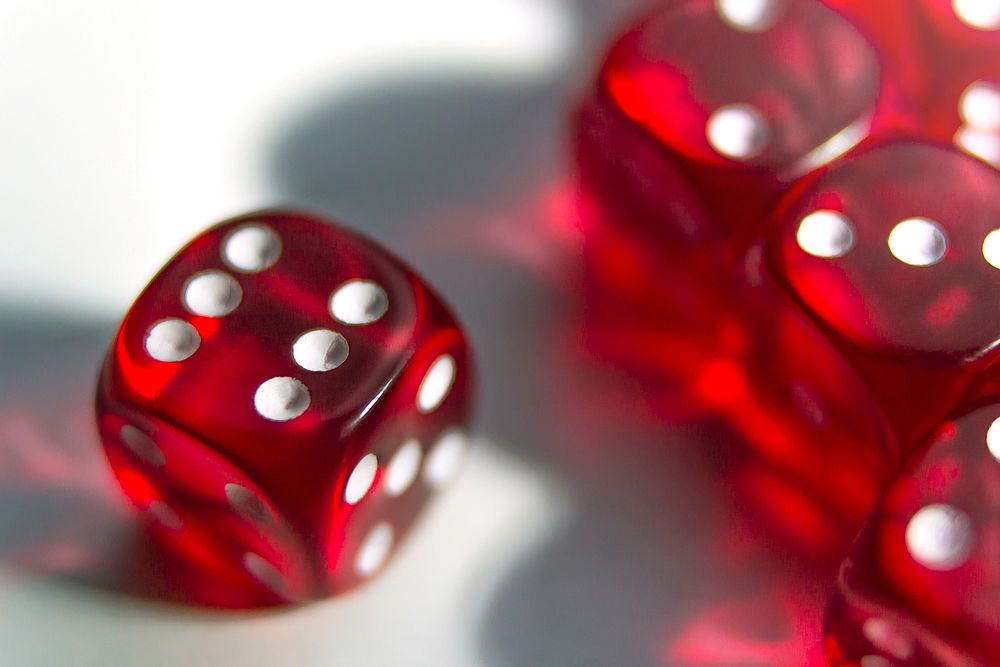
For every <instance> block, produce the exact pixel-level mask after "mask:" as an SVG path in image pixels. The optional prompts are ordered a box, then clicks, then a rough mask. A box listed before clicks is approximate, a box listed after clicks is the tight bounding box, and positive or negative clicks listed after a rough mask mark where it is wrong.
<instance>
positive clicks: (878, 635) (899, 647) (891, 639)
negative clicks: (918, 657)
mask: <svg viewBox="0 0 1000 667" xmlns="http://www.w3.org/2000/svg"><path fill="white" fill-rule="evenodd" d="M861 634H863V635H864V636H865V639H867V640H868V641H869V642H871V643H872V645H873V646H875V647H876V648H878V649H879V650H880V651H882V652H884V653H888V654H889V655H891V656H893V657H896V658H899V659H900V660H909V659H910V658H911V657H912V656H913V649H914V646H913V640H912V639H910V637H909V635H907V634H906V633H905V632H904V631H903V630H902V629H901V628H900V627H898V626H897V625H896V624H895V623H893V622H892V621H890V620H888V619H885V618H879V617H878V616H872V617H871V618H868V619H866V620H865V622H864V623H863V624H862V625H861Z"/></svg>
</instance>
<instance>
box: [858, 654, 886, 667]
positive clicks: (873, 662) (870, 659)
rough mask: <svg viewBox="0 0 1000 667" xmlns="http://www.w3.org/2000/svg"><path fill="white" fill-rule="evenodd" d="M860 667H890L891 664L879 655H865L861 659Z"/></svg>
mask: <svg viewBox="0 0 1000 667" xmlns="http://www.w3.org/2000/svg"><path fill="white" fill-rule="evenodd" d="M860 665H861V667H892V663H891V662H889V661H888V660H886V659H885V658H883V657H882V656H880V655H866V656H865V657H863V658H861V663H860Z"/></svg>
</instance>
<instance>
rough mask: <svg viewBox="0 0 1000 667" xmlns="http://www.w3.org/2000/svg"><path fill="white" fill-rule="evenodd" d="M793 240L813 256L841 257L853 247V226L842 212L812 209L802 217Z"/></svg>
mask: <svg viewBox="0 0 1000 667" xmlns="http://www.w3.org/2000/svg"><path fill="white" fill-rule="evenodd" d="M795 240H796V241H798V244H799V247H800V248H802V249H803V250H804V251H806V252H807V253H809V254H810V255H813V256H815V257H823V258H826V259H832V258H835V257H843V256H844V255H846V254H847V253H848V252H849V251H850V250H851V248H853V247H854V227H853V226H852V225H851V221H850V220H849V219H848V218H847V216H845V215H844V214H843V213H839V212H837V211H827V210H821V211H814V212H812V213H810V214H809V215H807V216H806V217H804V218H802V222H800V223H799V229H798V232H796V234H795Z"/></svg>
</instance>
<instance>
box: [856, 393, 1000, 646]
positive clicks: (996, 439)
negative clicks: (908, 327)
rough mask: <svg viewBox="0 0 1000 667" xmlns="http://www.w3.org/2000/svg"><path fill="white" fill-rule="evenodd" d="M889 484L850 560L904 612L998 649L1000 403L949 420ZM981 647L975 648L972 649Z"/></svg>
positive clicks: (878, 600)
mask: <svg viewBox="0 0 1000 667" xmlns="http://www.w3.org/2000/svg"><path fill="white" fill-rule="evenodd" d="M920 454H921V456H920V457H919V458H918V459H916V460H915V461H914V462H913V463H911V464H910V465H909V466H907V467H906V468H905V469H904V470H903V472H902V474H901V475H900V476H899V478H898V479H897V480H896V481H895V482H894V483H893V484H892V486H891V487H890V488H889V490H888V491H887V492H886V494H885V496H884V498H883V500H882V503H881V505H880V507H879V508H878V509H877V510H876V512H875V514H874V515H873V518H872V520H871V521H870V524H869V526H868V528H867V529H866V530H865V532H864V533H863V535H862V538H861V539H860V540H859V542H858V547H857V550H856V552H855V554H854V555H853V556H852V558H851V560H850V561H849V563H848V567H847V569H846V570H845V572H846V575H845V576H846V577H847V583H848V585H849V586H851V587H853V588H855V590H858V591H860V594H861V595H863V596H864V597H866V598H867V599H868V600H869V603H870V604H875V605H877V606H878V607H879V608H881V609H883V610H886V611H887V612H888V617H889V618H891V617H893V616H895V615H897V614H903V615H905V616H906V617H908V618H909V619H911V620H913V621H915V622H916V623H917V624H918V627H919V626H920V625H926V626H929V627H930V628H931V629H932V630H933V631H935V632H937V633H939V634H941V635H942V636H945V637H948V638H950V640H951V641H956V642H957V643H958V644H960V645H963V646H965V647H966V648H967V649H968V648H973V647H975V648H976V649H978V652H981V651H983V650H984V649H983V647H984V646H986V647H989V649H988V650H987V653H986V655H990V654H992V655H993V656H994V657H995V656H996V655H997V654H998V651H1000V530H998V517H1000V406H998V405H995V404H993V405H989V406H986V407H980V408H978V409H976V410H974V411H972V412H971V413H968V414H967V415H965V416H963V417H960V418H959V419H957V420H955V421H952V422H946V424H945V425H944V426H943V427H942V428H941V429H940V430H939V432H938V434H937V435H936V437H935V438H934V439H933V440H932V441H931V442H930V444H929V446H927V447H926V448H925V449H924V450H923V451H922V452H921V453H920ZM974 652H977V651H974Z"/></svg>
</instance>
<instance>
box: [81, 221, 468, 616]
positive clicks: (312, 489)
mask: <svg viewBox="0 0 1000 667" xmlns="http://www.w3.org/2000/svg"><path fill="white" fill-rule="evenodd" d="M470 364H471V359H470V354H469V349H468V345H467V342H466V339H465V335H464V334H463V332H462V330H461V329H460V327H459V325H458V324H457V322H456V320H455V318H454V316H453V315H452V314H451V313H450V311H449V310H448V308H447V307H446V306H445V305H444V304H443V303H442V301H441V299H440V298H439V297H438V296H437V295H436V294H435V293H434V292H433V291H432V290H431V289H430V288H429V287H428V286H427V285H426V284H425V283H424V282H423V281H422V280H421V279H420V278H419V277H418V276H416V275H415V274H414V273H413V271H412V270H410V269H409V268H407V267H406V266H405V265H404V264H402V263H401V262H400V261H399V260H398V259H396V258H395V257H393V256H392V255H391V254H390V253H389V252H388V251H386V250H385V249H383V248H381V247H379V246H377V245H376V244H374V243H373V242H371V241H368V240H366V239H364V238H362V237H361V236H359V235H357V234H355V233H353V232H350V231H348V230H346V229H344V228H342V227H339V226H337V225H335V224H333V223H330V222H328V221H326V220H323V219H320V218H318V217H314V216H310V215H307V214H303V213H297V212H286V211H270V212H263V213H256V214H251V215H247V216H243V217H240V218H236V219H233V220H230V221H228V222H225V223H223V224H220V225H218V226H216V227H213V228H211V229H209V230H207V231H206V232H204V233H202V234H201V235H199V236H198V237H197V238H195V239H194V240H193V241H192V242H191V243H190V244H188V246H186V247H185V248H184V249H183V250H181V251H180V252H179V253H178V254H177V255H176V256H175V257H174V258H173V259H171V260H170V261H169V262H168V263H167V265H166V266H165V267H164V268H163V269H162V270H161V271H160V273H159V274H158V275H157V276H156V277H155V278H154V279H153V280H152V281H151V282H150V284H149V285H148V286H147V287H146V289H145V290H144V291H143V292H142V294H141V295H140V296H139V298H138V299H137V301H136V302H135V304H134V305H133V306H132V308H131V309H130V311H129V312H128V314H127V316H126V317H125V320H124V322H123V323H122V326H121V328H120V330H119V332H118V334H117V337H116V339H115V342H114V344H113V346H112V349H111V351H110V353H109V355H108V357H107V360H106V362H105V364H104V367H103V369H102V371H101V376H100V382H99V386H98V393H97V415H98V421H99V426H100V432H101V437H102V439H103V442H104V445H105V448H106V451H107V453H108V458H109V460H110V462H111V465H112V468H113V470H114V472H115V474H116V476H117V478H118V480H119V481H120V482H121V485H122V487H123V489H124V490H125V492H126V495H128V496H129V498H130V499H131V500H132V501H133V502H134V503H135V504H136V505H137V506H138V507H139V509H140V510H142V511H143V512H144V513H145V514H146V516H147V517H148V518H149V519H150V523H151V526H152V530H153V533H154V535H156V536H157V537H158V538H159V539H160V541H161V542H162V543H163V544H165V545H167V547H168V548H169V549H170V550H171V551H172V552H173V553H175V554H177V555H180V556H181V557H182V558H183V559H184V560H186V561H187V562H188V563H189V564H190V565H191V566H192V567H193V568H194V569H196V570H198V571H200V572H201V573H202V574H205V573H208V576H205V577H203V579H204V580H205V581H207V582H210V583H209V584H206V585H208V586H211V587H213V591H212V593H211V595H206V596H204V598H205V599H207V600H210V601H211V602H212V603H220V604H226V602H227V600H229V599H232V600H234V601H235V600H239V603H238V605H239V606H244V605H247V604H249V605H253V604H268V603H275V602H282V601H290V600H301V599H307V598H310V597H315V596H320V595H324V594H328V593H335V592H339V591H342V590H345V589H348V588H351V587H353V586H355V585H356V584H358V583H360V582H361V581H363V580H365V579H367V578H369V577H371V576H373V575H374V574H375V573H376V572H377V571H378V570H380V569H381V568H382V567H383V565H384V564H385V562H386V561H387V559H388V557H389V556H390V555H391V554H392V553H393V551H394V550H395V548H396V546H397V545H398V543H399V542H400V540H401V539H402V538H403V537H404V536H405V534H406V533H407V531H408V530H409V528H410V527H411V526H412V525H413V523H414V521H415V519H416V518H417V516H418V514H419V512H420V510H421V508H422V507H423V506H424V505H425V504H426V503H427V501H428V500H429V499H430V498H431V496H432V495H433V493H434V491H435V490H436V489H437V488H439V487H441V486H442V485H444V484H445V483H446V482H447V481H448V480H449V479H450V478H451V476H452V474H453V473H454V472H455V469H456V468H457V466H458V465H459V463H460V460H461V457H462V454H463V453H464V451H465V449H466V446H467V441H468V439H467V435H466V428H467V424H468V420H469V414H470V396H471V391H472V386H471V370H470ZM220 582H225V583H221V584H220ZM241 589H245V591H246V592H245V594H240V595H236V594H235V593H234V594H233V595H232V596H228V597H227V595H226V594H225V592H226V591H227V590H229V591H237V590H241ZM191 597H192V598H193V599H195V600H198V599H199V598H200V597H201V596H199V595H198V592H197V591H194V592H193V595H192V596H191ZM234 604H236V603H234Z"/></svg>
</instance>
